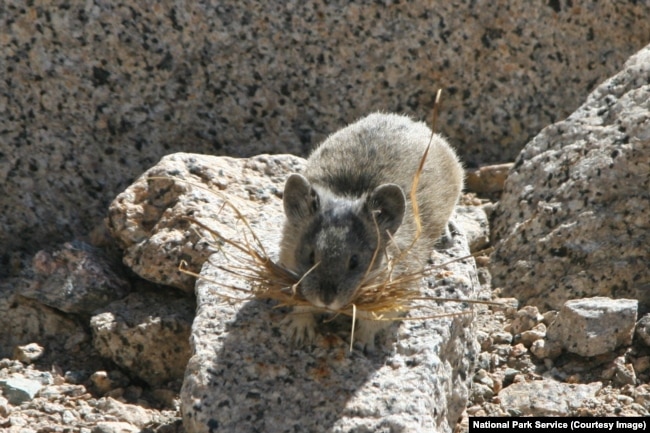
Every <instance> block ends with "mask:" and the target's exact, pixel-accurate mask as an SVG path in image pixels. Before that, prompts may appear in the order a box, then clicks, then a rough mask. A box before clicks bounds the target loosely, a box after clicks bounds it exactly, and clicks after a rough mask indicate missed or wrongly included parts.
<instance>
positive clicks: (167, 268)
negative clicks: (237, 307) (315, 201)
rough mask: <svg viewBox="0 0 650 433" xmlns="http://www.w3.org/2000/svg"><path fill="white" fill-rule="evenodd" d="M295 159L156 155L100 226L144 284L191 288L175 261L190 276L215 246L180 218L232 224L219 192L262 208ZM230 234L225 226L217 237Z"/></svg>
mask: <svg viewBox="0 0 650 433" xmlns="http://www.w3.org/2000/svg"><path fill="white" fill-rule="evenodd" d="M303 164H304V160H302V159H300V158H297V157H294V156H290V155H276V156H270V155H259V156H256V157H253V158H250V159H246V160H244V159H236V158H226V157H214V156H207V155H194V154H186V153H177V154H173V155H168V156H166V157H164V158H163V159H162V160H161V161H160V162H159V163H158V164H157V165H156V166H154V167H152V168H151V169H149V170H147V171H146V172H145V173H144V174H143V175H142V176H140V177H139V178H138V179H137V180H136V181H135V182H134V183H133V185H131V186H130V187H128V188H127V189H126V190H125V191H124V192H122V193H121V194H119V195H118V196H117V198H116V199H115V200H114V201H113V203H112V204H111V206H110V209H109V221H108V224H109V227H110V229H111V232H112V233H113V236H115V238H116V239H117V240H118V242H119V243H120V245H121V246H122V247H123V248H124V249H125V251H124V263H125V264H126V265H128V266H129V267H130V268H131V269H132V270H133V271H134V272H136V273H137V274H138V275H140V276H141V277H143V278H145V279H147V280H149V281H153V282H156V283H160V284H165V285H169V286H173V287H177V288H180V289H183V290H185V291H188V292H193V291H194V281H195V279H194V277H191V276H189V275H187V274H184V273H182V272H180V271H179V270H178V266H179V265H180V263H181V260H182V261H184V262H186V263H187V266H186V267H187V268H188V269H189V270H193V271H194V272H197V273H198V271H199V270H200V269H201V265H202V264H203V262H204V261H205V260H206V259H207V258H208V257H209V256H210V254H212V253H214V252H215V251H217V248H215V247H214V246H212V245H211V244H210V243H209V242H207V241H209V240H210V239H212V236H211V235H210V234H209V233H208V232H207V231H205V230H201V229H200V228H199V227H198V226H196V225H195V224H192V223H191V222H190V221H189V220H188V219H187V218H193V219H195V220H197V221H199V222H202V223H204V224H208V225H209V222H210V220H212V219H215V218H223V217H224V215H228V216H229V217H230V218H231V219H230V221H232V222H234V221H235V220H236V217H235V216H234V215H233V214H232V212H231V211H230V209H229V208H227V207H226V208H225V209H224V206H223V202H221V201H219V200H218V198H219V197H220V194H222V193H223V191H227V192H228V193H229V194H235V193H236V194H239V195H240V196H242V197H245V198H246V199H247V200H250V201H251V202H252V203H255V204H256V205H257V206H261V205H264V204H265V203H267V202H268V201H269V200H270V199H271V198H272V197H276V198H277V196H278V195H279V194H281V193H282V191H283V189H284V179H285V177H286V175H287V173H291V172H296V171H298V170H300V169H301V168H302V165H303ZM161 177H163V178H164V179H160V178H161ZM233 197H234V196H233ZM233 204H234V205H236V206H238V207H242V206H244V205H245V204H244V203H241V202H240V201H234V202H233ZM242 210H244V209H242ZM279 227H280V226H278V228H277V229H278V230H279ZM235 233H236V231H234V230H233V229H231V228H229V229H226V232H224V233H223V234H224V235H226V236H231V237H232V236H234V235H235ZM161 251H164V254H161Z"/></svg>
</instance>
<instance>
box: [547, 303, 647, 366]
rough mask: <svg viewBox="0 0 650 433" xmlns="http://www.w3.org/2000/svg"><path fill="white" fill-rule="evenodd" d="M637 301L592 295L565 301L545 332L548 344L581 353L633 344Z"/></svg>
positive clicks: (602, 351)
mask: <svg viewBox="0 0 650 433" xmlns="http://www.w3.org/2000/svg"><path fill="white" fill-rule="evenodd" d="M637 307H638V302H637V301H636V300H634V299H610V298H604V297H595V298H587V299H575V300H571V301H567V302H566V303H565V304H564V306H563V307H562V309H561V310H560V314H559V315H558V316H557V318H556V319H555V321H554V322H553V323H551V326H549V327H548V330H547V332H546V338H547V339H548V340H549V342H551V343H555V344H559V345H560V346H562V347H563V348H564V349H565V350H566V351H568V352H571V353H575V354H578V355H580V356H596V355H601V354H603V353H609V352H612V351H614V350H615V349H616V348H617V347H620V346H626V345H630V344H632V337H633V335H634V325H635V323H636V316H637Z"/></svg>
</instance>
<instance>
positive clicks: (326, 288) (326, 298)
mask: <svg viewBox="0 0 650 433" xmlns="http://www.w3.org/2000/svg"><path fill="white" fill-rule="evenodd" d="M320 293H321V295H320V299H321V301H322V302H323V305H324V306H325V307H329V306H330V305H331V304H332V303H333V302H334V300H335V299H336V287H334V286H332V285H329V284H328V285H321V292H320Z"/></svg>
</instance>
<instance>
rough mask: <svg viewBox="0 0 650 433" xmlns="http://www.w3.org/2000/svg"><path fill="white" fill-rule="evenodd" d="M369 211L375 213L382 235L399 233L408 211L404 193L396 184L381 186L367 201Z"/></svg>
mask: <svg viewBox="0 0 650 433" xmlns="http://www.w3.org/2000/svg"><path fill="white" fill-rule="evenodd" d="M367 205H368V209H369V210H370V212H373V213H374V215H375V219H376V221H377V224H378V225H379V229H380V231H381V232H382V233H385V232H386V231H388V232H389V233H390V234H393V233H395V232H396V231H397V229H398V228H399V226H400V225H402V220H403V219H404V212H405V210H406V196H405V195H404V191H402V188H400V187H399V186H398V185H395V184H394V183H386V184H383V185H379V186H378V187H377V188H375V190H374V191H373V192H372V194H370V196H369V197H368V201H367Z"/></svg>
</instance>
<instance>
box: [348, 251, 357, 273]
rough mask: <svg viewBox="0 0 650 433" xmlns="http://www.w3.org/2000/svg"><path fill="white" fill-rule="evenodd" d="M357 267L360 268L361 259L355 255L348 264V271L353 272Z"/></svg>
mask: <svg viewBox="0 0 650 433" xmlns="http://www.w3.org/2000/svg"><path fill="white" fill-rule="evenodd" d="M357 266H359V257H358V256H357V255H356V254H353V255H352V256H351V257H350V261H349V262H348V269H350V270H353V269H355V268H356V267H357Z"/></svg>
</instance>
